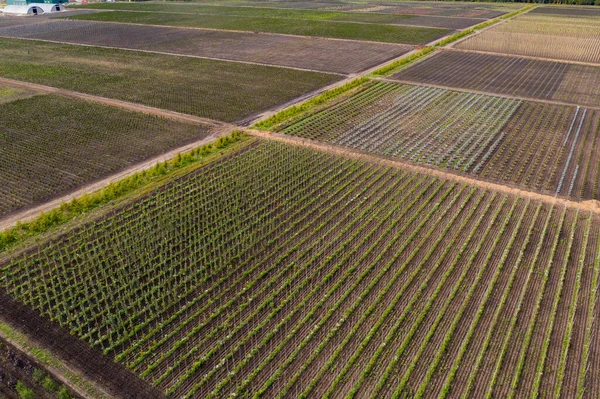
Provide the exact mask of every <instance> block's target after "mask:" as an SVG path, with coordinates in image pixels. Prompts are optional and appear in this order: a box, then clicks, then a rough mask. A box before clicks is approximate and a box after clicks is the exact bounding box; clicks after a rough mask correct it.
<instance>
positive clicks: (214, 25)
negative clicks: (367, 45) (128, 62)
mask: <svg viewBox="0 0 600 399" xmlns="http://www.w3.org/2000/svg"><path fill="white" fill-rule="evenodd" d="M72 18H73V19H78V20H87V21H104V22H129V23H137V24H149V25H167V26H184V27H192V28H209V29H225V30H246V31H253V32H269V33H284V34H289V35H302V36H318V37H329V38H336V39H351V40H368V41H375V42H387V43H404V44H425V43H428V42H431V41H433V40H435V39H438V38H440V37H442V36H445V35H446V34H447V33H449V31H448V30H447V29H440V28H421V27H416V26H399V25H384V24H372V23H352V22H339V21H336V22H332V21H326V20H325V21H324V20H320V19H287V18H269V17H252V16H242V17H238V16H232V15H207V14H180V13H158V12H143V11H140V12H137V11H136V12H127V11H108V12H100V13H92V14H86V15H78V16H74V17H72Z"/></svg>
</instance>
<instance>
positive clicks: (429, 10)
mask: <svg viewBox="0 0 600 399" xmlns="http://www.w3.org/2000/svg"><path fill="white" fill-rule="evenodd" d="M194 4H202V5H212V6H223V5H228V6H241V7H260V8H264V7H270V8H283V9H308V10H321V11H338V12H340V11H341V12H347V11H351V12H367V13H378V14H381V13H383V14H398V15H432V16H444V17H460V18H482V19H490V18H495V17H498V16H500V15H503V14H506V13H508V12H510V11H512V10H515V9H518V8H520V7H521V5H515V4H510V3H508V4H507V3H482V2H479V3H460V2H435V3H432V2H424V1H368V2H365V1H360V0H341V1H340V0H334V1H327V0H322V1H287V0H267V1H262V0H259V1H257V0H200V1H194Z"/></svg>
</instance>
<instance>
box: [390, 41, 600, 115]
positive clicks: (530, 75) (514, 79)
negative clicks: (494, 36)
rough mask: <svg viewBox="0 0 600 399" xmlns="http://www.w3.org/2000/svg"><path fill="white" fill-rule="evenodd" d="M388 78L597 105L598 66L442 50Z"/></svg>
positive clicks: (599, 91)
mask: <svg viewBox="0 0 600 399" xmlns="http://www.w3.org/2000/svg"><path fill="white" fill-rule="evenodd" d="M392 79H398V80H402V81H410V82H414V83H417V84H418V83H424V84H428V83H429V84H435V85H441V86H448V87H456V88H462V89H467V90H477V91H482V92H489V93H490V94H493V93H498V94H506V95H510V96H517V97H520V96H521V97H526V98H539V99H545V100H556V101H560V102H565V103H570V104H574V105H581V106H592V107H599V106H600V66H597V67H596V66H590V65H579V64H568V63H561V62H555V61H545V60H536V59H528V58H521V57H514V56H501V55H493V54H481V53H464V52H459V51H441V52H439V53H437V54H434V55H433V56H431V57H429V58H427V59H425V60H423V61H421V62H419V63H417V64H415V65H413V66H411V67H410V68H407V69H405V70H402V71H400V72H398V73H396V74H394V75H393V76H392Z"/></svg>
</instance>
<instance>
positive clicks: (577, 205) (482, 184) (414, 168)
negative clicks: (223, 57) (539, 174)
mask: <svg viewBox="0 0 600 399" xmlns="http://www.w3.org/2000/svg"><path fill="white" fill-rule="evenodd" d="M246 133H248V134H250V135H252V136H255V137H258V138H261V139H266V140H274V141H279V142H282V143H286V144H291V145H295V146H301V147H305V148H310V149H313V150H317V151H322V152H327V153H330V154H333V155H342V156H345V157H349V158H354V159H361V160H365V161H368V162H373V163H377V164H381V165H385V166H389V167H393V168H400V169H403V170H407V171H410V172H414V173H420V174H427V175H430V176H435V177H439V178H441V179H445V180H450V181H455V182H458V183H461V184H465V185H469V186H474V187H479V188H482V189H485V190H492V191H497V192H500V193H504V194H508V195H513V196H517V197H520V198H529V199H532V200H535V201H541V202H545V203H548V204H555V205H559V206H565V207H568V208H572V209H579V210H582V211H586V212H593V213H597V214H600V202H599V201H594V200H591V201H582V202H576V201H571V200H568V199H564V198H558V197H554V196H552V195H547V194H541V193H537V192H533V191H528V190H523V189H520V188H516V187H510V186H507V185H503V184H497V183H492V182H488V181H483V180H479V179H476V178H473V177H469V176H465V175H461V174H458V173H453V172H450V171H445V170H440V169H436V168H433V167H428V166H421V165H416V164H413V163H409V162H406V161H401V160H397V159H391V158H384V157H380V156H376V155H372V154H369V153H366V152H362V151H355V150H352V149H348V148H345V147H338V146H334V145H330V144H323V143H319V142H315V141H312V140H309V139H303V138H296V137H291V136H286V135H283V134H279V133H271V132H265V131H260V130H251V129H247V130H246Z"/></svg>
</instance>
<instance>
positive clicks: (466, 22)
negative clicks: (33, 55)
mask: <svg viewBox="0 0 600 399" xmlns="http://www.w3.org/2000/svg"><path fill="white" fill-rule="evenodd" d="M75 8H84V9H91V10H119V11H147V12H163V13H187V14H204V15H229V16H239V17H242V16H243V17H263V18H264V17H266V18H283V19H307V20H318V21H337V22H361V23H371V24H388V25H418V26H424V27H432V28H447V29H464V28H467V27H469V26H472V25H477V24H479V23H481V22H482V21H483V20H484V19H478V18H459V17H451V18H446V17H440V16H427V15H422V16H421V15H405V14H392V13H388V14H378V13H367V12H339V11H318V10H303V9H294V8H287V9H284V8H258V7H228V6H214V5H213V6H209V5H203V4H195V3H144V4H131V3H94V4H86V5H81V6H75Z"/></svg>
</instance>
